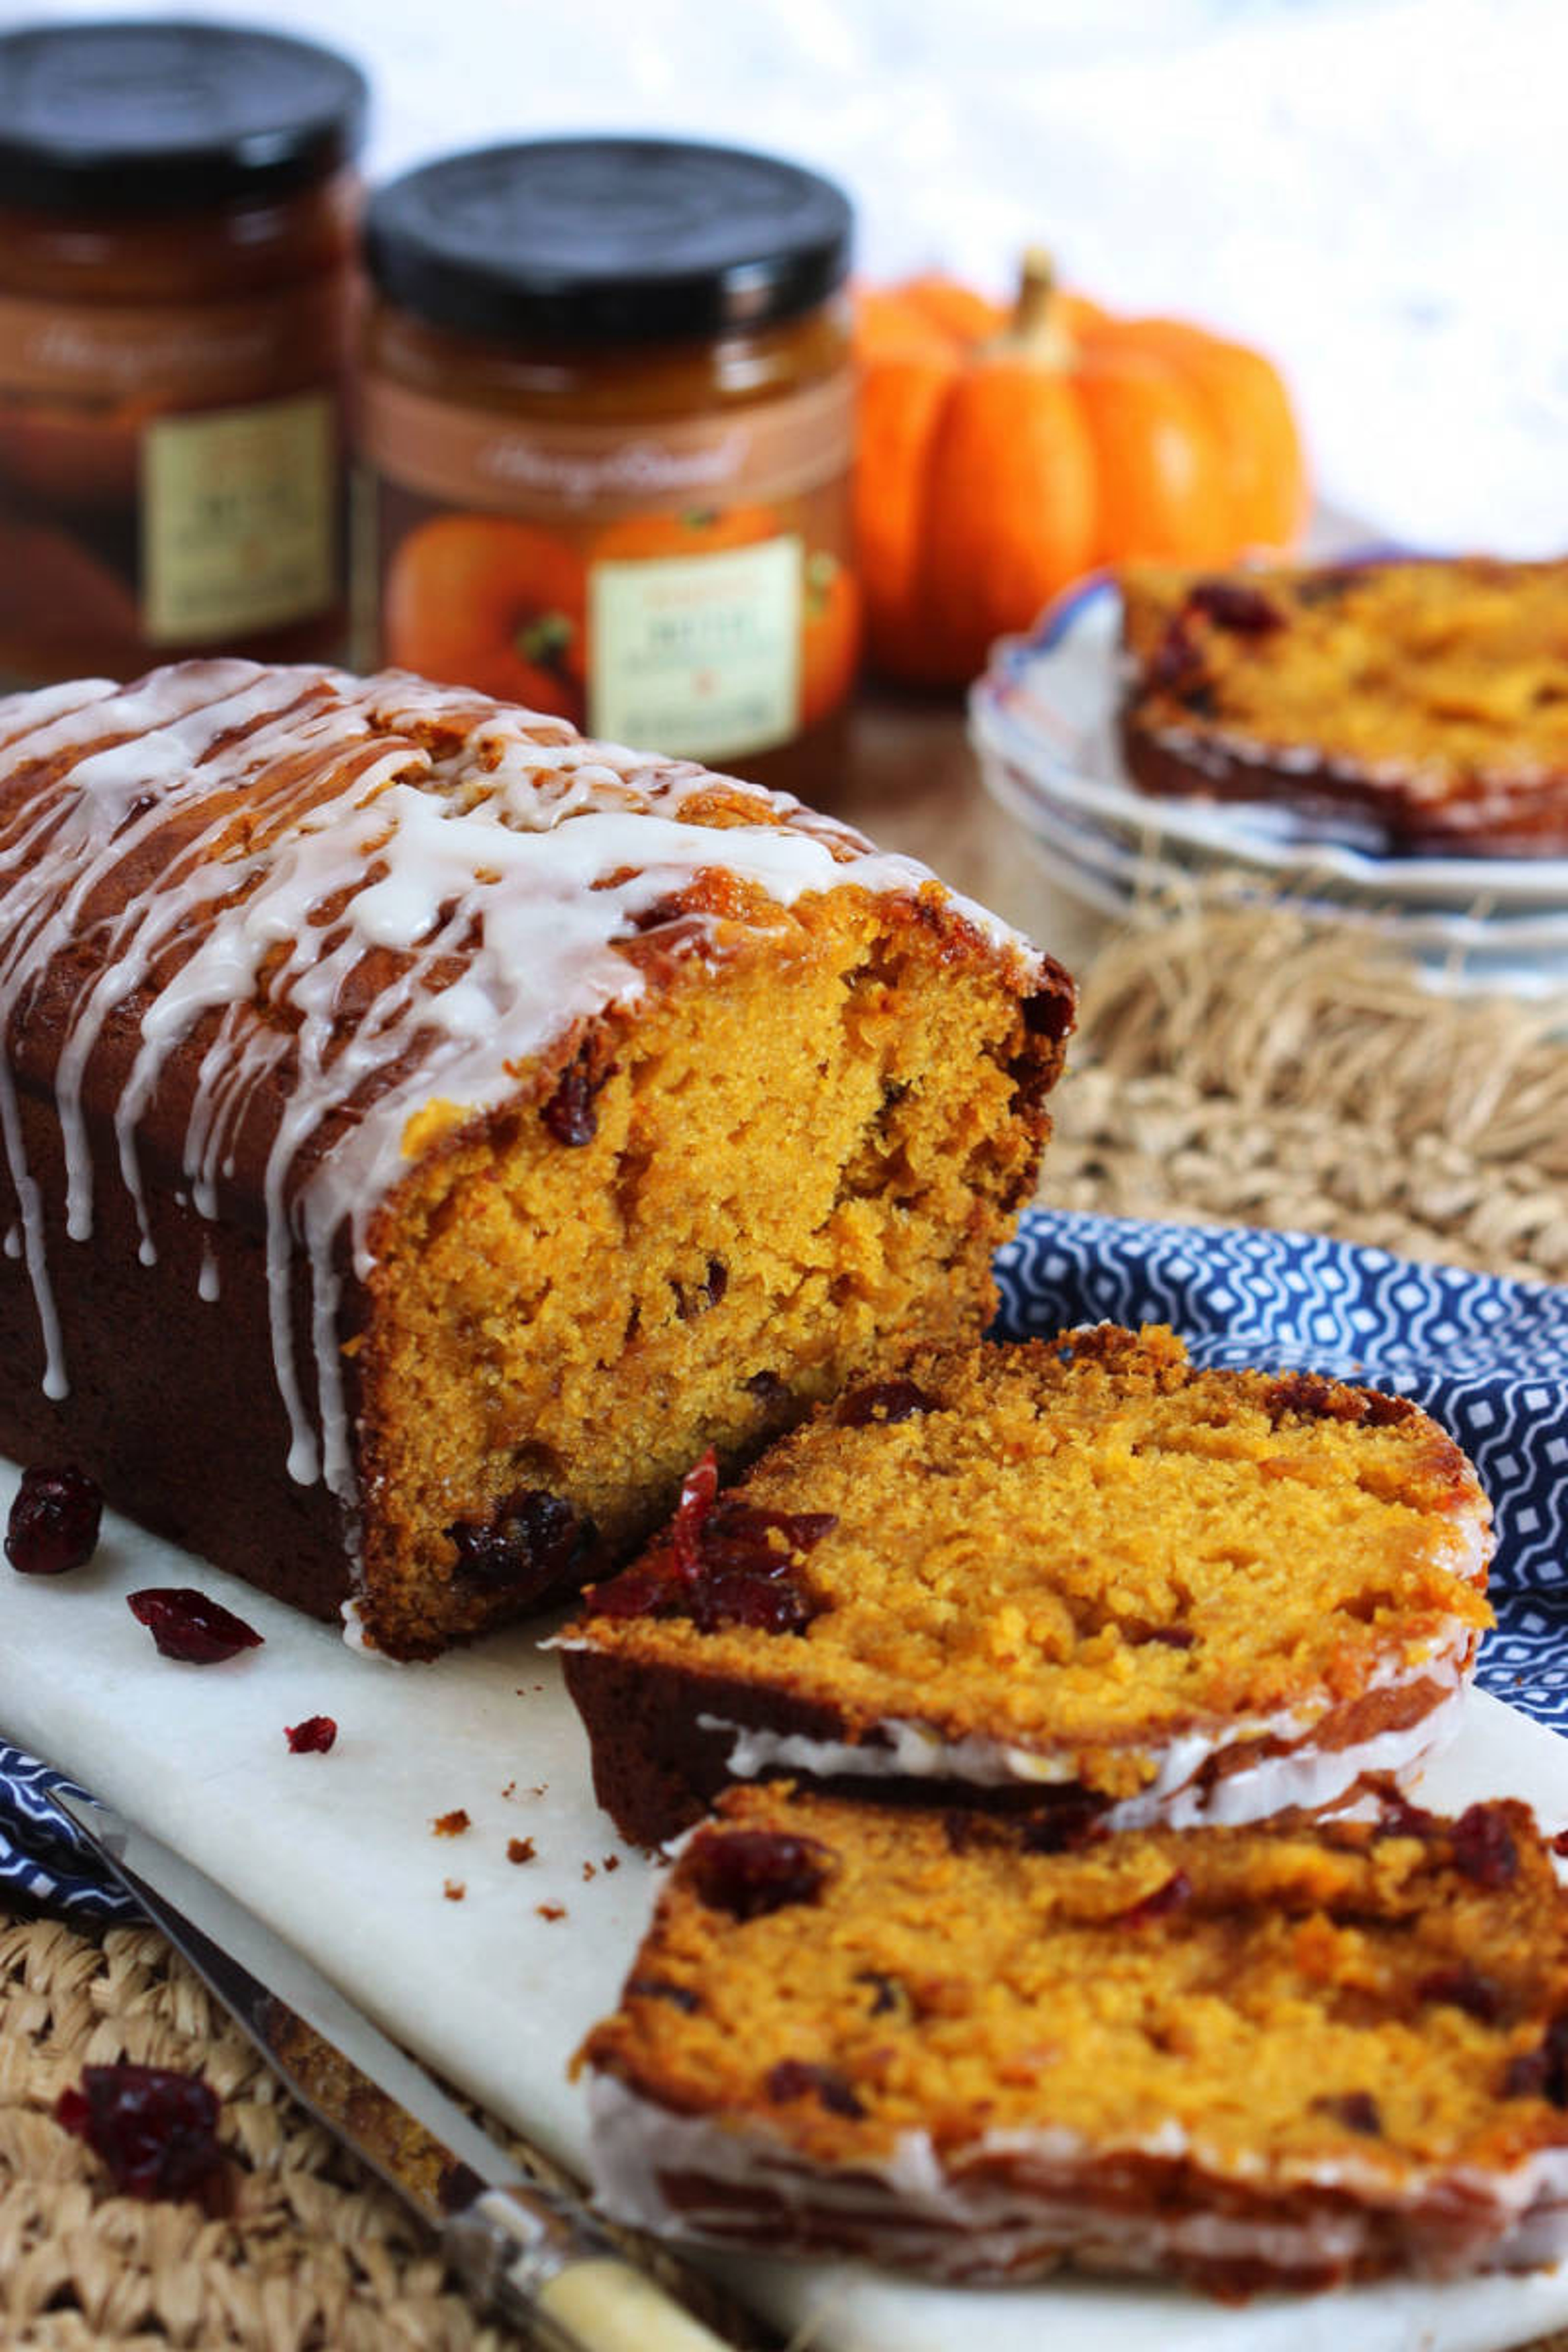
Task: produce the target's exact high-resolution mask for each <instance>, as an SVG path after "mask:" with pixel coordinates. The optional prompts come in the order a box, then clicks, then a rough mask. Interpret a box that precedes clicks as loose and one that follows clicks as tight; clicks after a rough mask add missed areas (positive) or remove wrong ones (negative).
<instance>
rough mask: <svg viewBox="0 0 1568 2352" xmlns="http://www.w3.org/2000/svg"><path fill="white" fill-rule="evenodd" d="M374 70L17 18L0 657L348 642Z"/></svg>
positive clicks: (3, 322)
mask: <svg viewBox="0 0 1568 2352" xmlns="http://www.w3.org/2000/svg"><path fill="white" fill-rule="evenodd" d="M364 101H365V86H364V82H363V78H362V76H361V75H360V74H359V72H358V71H357V69H356V68H354V67H353V66H351V65H349V64H348V63H347V62H346V61H345V60H343V59H342V58H338V57H335V56H333V55H332V54H331V52H329V51H327V50H324V49H320V48H317V47H313V46H311V45H310V44H308V43H305V42H301V41H294V40H287V39H282V38H280V37H275V36H272V35H269V34H263V33H256V32H251V31H248V30H241V29H238V28H232V27H228V26H215V25H192V24H185V23H167V24H159V23H146V24H138V23H105V24H90V25H76V26H73V25H60V26H53V27H39V28H37V29H33V30H26V31H22V32H17V33H12V34H8V35H5V36H4V37H0V676H4V677H5V678H6V679H7V680H8V681H10V682H12V683H16V684H22V685H34V684H37V683H39V682H41V681H43V680H46V679H48V678H54V677H69V676H75V675H79V674H81V673H83V672H100V673H104V674H107V675H110V676H113V677H130V676H132V675H134V674H135V673H136V672H137V671H138V670H141V669H144V668H146V667H148V666H149V665H150V664H151V663H153V662H156V661H159V660H163V659H169V658H174V657H177V656H181V655H184V654H190V653H196V652H203V651H213V652H217V651H223V652H244V653H247V654H251V655H254V656H257V657H258V658H261V659H271V660H290V659H309V658H313V657H322V656H339V655H341V653H342V650H343V647H344V639H345V635H346V595H345V586H344V571H345V564H344V553H345V547H344V541H345V536H346V534H345V530H344V497H343V482H344V470H345V469H344V463H343V457H344V441H345V434H344V415H345V408H346V402H345V384H346V370H347V363H348V358H349V349H350V341H351V334H350V328H351V318H350V308H351V290H352V284H353V276H352V273H353V261H354V241H355V225H356V215H357V201H356V187H355V183H354V179H353V173H352V170H351V168H350V166H351V163H352V159H353V154H354V152H355V151H356V149H357V147H358V143H359V140H360V136H361V130H362V123H363V111H364Z"/></svg>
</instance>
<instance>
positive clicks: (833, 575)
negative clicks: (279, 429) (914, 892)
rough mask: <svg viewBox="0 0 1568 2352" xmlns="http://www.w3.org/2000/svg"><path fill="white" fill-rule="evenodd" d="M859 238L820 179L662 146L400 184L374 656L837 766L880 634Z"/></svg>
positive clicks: (381, 321)
mask: <svg viewBox="0 0 1568 2352" xmlns="http://www.w3.org/2000/svg"><path fill="white" fill-rule="evenodd" d="M849 236H850V213H849V207H848V205H847V202H846V201H845V199H844V197H843V196H842V195H841V194H839V192H838V191H837V189H836V188H834V187H833V186H831V185H830V184H828V183H827V182H826V181H825V180H822V179H819V178H817V177H816V175H815V174H814V173H809V172H806V171H803V170H801V169H799V168H798V167H797V166H795V165H794V164H791V163H782V162H778V161H775V160H774V159H773V158H771V157H767V156H763V155H755V154H750V153H746V152H741V151H739V150H735V149H731V148H722V147H712V146H705V145H697V144H691V143H686V142H668V141H663V140H651V139H607V138H606V139H599V138H595V139H566V140H547V141H538V142H530V143H527V144H522V145H513V146H506V147H498V148H491V149H489V150H486V151H483V152H476V153H468V154H461V155H455V156H451V157H449V158H447V159H445V160H442V161H440V162H437V163H432V164H429V165H426V167H424V168H423V169H421V170H418V171H416V172H413V173H409V174H407V175H406V176H405V177H404V178H402V179H399V180H397V181H395V182H394V183H393V184H391V185H389V186H387V187H385V188H384V189H382V190H381V191H380V193H379V194H377V195H376V196H375V197H374V199H373V201H372V204H371V206H370V209H369V215H368V233H367V257H368V266H369V272H370V276H371V278H372V281H373V285H374V300H373V305H372V310H371V314H370V319H369V324H368V341H367V346H366V354H365V367H364V380H363V386H362V420H361V432H362V452H363V458H364V461H365V466H366V487H367V492H368V497H367V506H368V509H369V520H370V523H371V526H372V528H373V530H374V559H373V562H372V567H371V568H372V570H373V572H374V580H375V583H376V588H377V594H376V598H375V602H376V606H377V610H376V613H375V615H374V621H373V622H372V624H371V631H372V633H373V634H374V637H375V640H376V642H375V644H374V646H366V647H364V648H362V656H363V657H367V658H368V657H378V658H380V659H383V660H385V661H389V662H392V663H395V664H400V665H402V666H404V667H407V668H410V669H415V670H419V671H423V672H424V673H425V674H426V676H430V677H437V678H441V679H446V680H451V681H454V682H458V683H463V684H468V685H472V686H477V687H480V688H483V689H484V690H485V691H486V692H488V693H491V694H496V695H499V696H501V697H503V698H508V699H510V700H515V701H518V702H522V703H526V704H528V705H530V706H531V707H532V708H534V709H542V710H549V711H553V712H556V713H559V714H561V715H563V716H564V717H566V718H569V719H573V720H574V721H575V722H576V723H578V724H579V725H582V726H584V727H586V728H587V729H588V730H590V731H591V732H592V733H594V734H595V735H599V736H604V737H607V738H609V739H610V740H614V741H620V742H630V743H637V744H646V745H648V746H650V747H652V748H654V749H657V750H659V751H668V752H673V753H678V754H681V755H688V756H690V757H692V758H696V759H700V760H703V761H707V762H708V763H709V764H710V765H731V766H734V765H743V766H744V769H745V772H747V773H748V774H752V775H759V776H761V777H763V780H764V781H767V782H778V783H789V784H797V783H805V782H810V781H812V775H813V771H814V769H816V767H817V766H818V765H819V764H820V761H821V760H822V758H823V755H824V752H825V751H826V741H825V739H826V736H827V735H828V733H829V731H830V730H831V728H832V726H833V722H834V719H835V715H836V714H837V712H838V710H839V708H840V706H841V705H842V703H843V701H844V698H845V696H846V695H847V691H848V688H849V685H850V682H851V678H852V677H853V673H854V667H855V660H856V655H857V651H858V637H859V607H858V595H857V593H856V586H855V580H854V574H853V571H852V568H851V562H850V546H849V473H850V461H851V454H852V436H853V383H852V378H851V373H850V358H849V333H848V319H847V306H846V302H845V299H844V293H843V287H844V279H845V276H846V272H847V266H848V253H849Z"/></svg>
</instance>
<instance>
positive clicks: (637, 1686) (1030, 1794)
mask: <svg viewBox="0 0 1568 2352" xmlns="http://www.w3.org/2000/svg"><path fill="white" fill-rule="evenodd" d="M1475 1646H1476V1645H1475V1643H1474V1642H1473V1641H1472V1643H1470V1648H1469V1655H1470V1656H1471V1657H1473V1655H1474V1652H1475ZM1467 1663H1468V1661H1467ZM562 1666H563V1671H564V1675H565V1680H566V1688H567V1690H568V1692H569V1693H570V1695H571V1696H572V1699H573V1701H574V1704H575V1706H576V1708H577V1711H578V1713H579V1715H580V1716H581V1717H582V1718H583V1727H584V1730H585V1731H586V1733H587V1735H588V1746H589V1751H590V1758H591V1761H592V1765H593V1775H594V1794H595V1798H596V1799H597V1801H598V1802H599V1804H600V1805H601V1806H602V1807H603V1808H604V1810H605V1812H606V1813H608V1814H609V1816H610V1818H611V1820H612V1821H613V1822H615V1824H616V1828H617V1829H618V1830H619V1831H620V1832H621V1834H622V1836H623V1837H625V1838H627V1839H629V1840H630V1842H631V1843H633V1844H634V1845H641V1846H656V1845H662V1844H663V1843H665V1841H666V1840H667V1839H669V1838H673V1837H676V1836H678V1835H679V1832H681V1831H682V1830H685V1829H689V1828H690V1826H691V1824H692V1822H696V1821H700V1819H701V1817H702V1815H703V1814H704V1813H705V1812H706V1811H707V1810H708V1808H709V1806H710V1804H711V1803H712V1801H713V1800H714V1798H715V1797H716V1796H717V1795H718V1794H719V1792H720V1790H721V1789H725V1788H728V1787H729V1786H730V1785H731V1780H732V1779H733V1777H734V1776H733V1775H732V1774H731V1771H730V1769H729V1757H730V1753H731V1748H732V1747H733V1744H734V1742H733V1736H732V1732H731V1729H730V1728H728V1727H731V1726H739V1727H741V1728H742V1729H743V1730H747V1731H768V1732H773V1733H775V1734H777V1735H778V1736H779V1737H780V1738H806V1739H820V1740H833V1741H846V1742H850V1743H859V1742H863V1741H867V1740H869V1742H870V1744H871V1745H872V1746H873V1747H874V1746H875V1744H876V1727H875V1726H871V1727H868V1726H866V1725H863V1724H862V1725H857V1724H854V1723H852V1722H851V1721H850V1719H849V1717H847V1716H846V1715H845V1714H843V1713H842V1712H841V1711H840V1710H839V1709H838V1708H837V1707H832V1706H824V1705H822V1704H820V1703H819V1702H817V1701H816V1700H812V1699H805V1698H802V1697H800V1696H798V1695H797V1694H795V1693H794V1692H792V1691H789V1690H786V1689H784V1687H782V1686H781V1685H779V1684H778V1683H771V1682H761V1681H756V1682H749V1681H746V1680H744V1679H743V1678H742V1677H741V1676H739V1675H707V1674H703V1673H701V1672H700V1670H699V1669H697V1668H695V1667H689V1666H677V1665H669V1664H664V1663H661V1662H658V1663H649V1662H647V1660H642V1659H638V1658H636V1657H623V1656H621V1655H619V1654H616V1653H612V1652H607V1651H603V1650H592V1649H568V1650H565V1651H563V1654H562ZM1448 1695H1449V1693H1448V1689H1447V1686H1446V1685H1444V1684H1442V1683H1439V1682H1436V1681H1432V1680H1429V1679H1427V1678H1426V1677H1422V1678H1420V1679H1419V1680H1416V1681H1414V1682H1409V1683H1400V1684H1397V1685H1386V1686H1384V1687H1383V1688H1381V1689H1378V1690H1373V1691H1366V1692H1363V1694H1362V1696H1360V1697H1359V1698H1354V1699H1351V1700H1347V1701H1346V1702H1345V1703H1344V1704H1343V1705H1342V1706H1336V1707H1334V1708H1332V1709H1331V1711H1330V1712H1329V1713H1328V1714H1327V1715H1325V1716H1324V1717H1322V1718H1321V1721H1320V1722H1319V1723H1317V1724H1316V1725H1315V1726H1314V1727H1313V1728H1312V1730H1311V1731H1310V1732H1309V1733H1308V1734H1306V1735H1305V1736H1304V1737H1303V1738H1300V1739H1298V1740H1288V1739H1279V1738H1271V1739H1238V1740H1237V1741H1236V1742H1235V1743H1234V1744H1233V1745H1231V1746H1229V1747H1226V1748H1220V1749H1219V1750H1218V1751H1217V1753H1215V1755H1213V1756H1211V1757H1210V1758H1209V1759H1207V1761H1206V1762H1205V1764H1203V1765H1202V1766H1201V1767H1200V1768H1199V1769H1198V1771H1197V1773H1196V1774H1195V1775H1194V1780H1195V1784H1196V1785H1197V1786H1198V1787H1199V1788H1201V1789H1205V1790H1207V1789H1212V1788H1214V1787H1215V1786H1216V1785H1217V1784H1218V1783H1219V1782H1220V1781H1222V1780H1229V1779H1230V1778H1231V1777H1232V1776H1233V1775H1234V1774H1236V1773H1237V1772H1245V1771H1248V1770H1250V1769H1252V1767H1253V1766H1254V1765H1257V1764H1260V1763H1265V1762H1271V1761H1275V1760H1277V1759H1279V1758H1281V1757H1286V1756H1300V1757H1306V1756H1312V1755H1318V1754H1323V1755H1333V1754H1338V1753H1340V1752H1342V1750H1343V1749H1345V1748H1354V1747H1359V1746H1361V1745H1362V1744H1363V1742H1365V1741H1367V1740H1371V1739H1375V1738H1377V1737H1378V1736H1379V1735H1380V1734H1381V1733H1384V1732H1394V1731H1407V1730H1411V1729H1413V1728H1414V1727H1415V1725H1417V1724H1418V1723H1420V1722H1422V1721H1424V1719H1425V1718H1426V1717H1427V1716H1429V1715H1430V1714H1432V1712H1433V1711H1434V1709H1436V1707H1438V1706H1441V1705H1442V1703H1443V1701H1444V1699H1445V1698H1446V1697H1447V1696H1448ZM704 1716H711V1717H715V1718H717V1720H718V1721H719V1722H720V1723H721V1724H723V1725H725V1726H726V1727H727V1728H725V1729H723V1730H711V1729H704V1728H703V1727H702V1724H701V1721H700V1718H701V1717H704ZM1186 1728H1189V1729H1190V1728H1191V1726H1190V1725H1189V1726H1187V1727H1186ZM1181 1729H1182V1727H1173V1729H1172V1732H1171V1735H1170V1736H1171V1737H1172V1738H1179V1737H1180V1736H1181ZM760 1777H761V1778H763V1779H764V1780H765V1779H776V1778H783V1777H787V1778H789V1779H791V1780H795V1781H797V1782H800V1783H804V1784H805V1785H807V1786H809V1787H811V1788H812V1789H814V1790H821V1791H822V1792H823V1793H824V1794H827V1795H837V1796H850V1797H862V1798H865V1797H874V1798H875V1800H876V1801H877V1802H878V1803H879V1804H882V1805H888V1804H899V1803H907V1804H918V1805H928V1806H930V1805H938V1806H948V1807H952V1806H959V1807H963V1808H965V1809H972V1810H973V1811H977V1812H988V1813H1009V1814H1011V1813H1026V1814H1040V1815H1042V1816H1047V1815H1048V1814H1049V1813H1050V1812H1051V1811H1056V1810H1058V1809H1059V1810H1060V1811H1062V1813H1063V1815H1064V1817H1065V1816H1066V1815H1067V1814H1068V1813H1069V1812H1070V1813H1071V1814H1072V1815H1073V1816H1074V1822H1075V1827H1082V1828H1087V1827H1088V1826H1089V1825H1090V1824H1091V1823H1092V1822H1093V1820H1094V1818H1095V1817H1096V1815H1098V1814H1100V1813H1101V1812H1104V1811H1106V1810H1107V1809H1108V1808H1109V1807H1110V1804H1111V1803H1112V1801H1113V1800H1112V1799H1111V1798H1110V1797H1109V1796H1107V1795H1105V1794H1104V1793H1103V1792H1102V1791H1100V1790H1089V1789H1087V1788H1085V1787H1084V1786H1083V1785H1082V1784H1081V1783H1080V1782H1079V1781H1076V1780H1066V1781H1052V1782H1050V1783H1049V1784H1048V1785H1047V1786H1044V1787H1042V1786H1040V1785H1039V1784H1037V1783H1036V1782H1034V1781H1027V1780H1019V1781H1005V1782H1002V1783H999V1784H997V1785H996V1786H987V1785H984V1784H983V1783H979V1782H976V1781H973V1780H957V1779H953V1780H937V1779H931V1780H899V1779H896V1778H892V1777H887V1778H884V1777H882V1776H881V1775H878V1776H876V1777H875V1778H870V1777H868V1776H867V1775H865V1774H857V1773H853V1772H838V1773H826V1774H818V1773H815V1772H812V1771H810V1770H808V1769H807V1768H805V1766H803V1765H800V1764H792V1765H790V1766H788V1767H784V1766H782V1765H781V1766H780V1767H778V1768H777V1770H776V1771H775V1772H765V1773H763V1774H762V1775H761V1776H760ZM1353 1793H1354V1792H1353V1790H1347V1791H1346V1798H1347V1800H1348V1798H1349V1797H1350V1796H1351V1795H1352V1794H1353Z"/></svg>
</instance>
